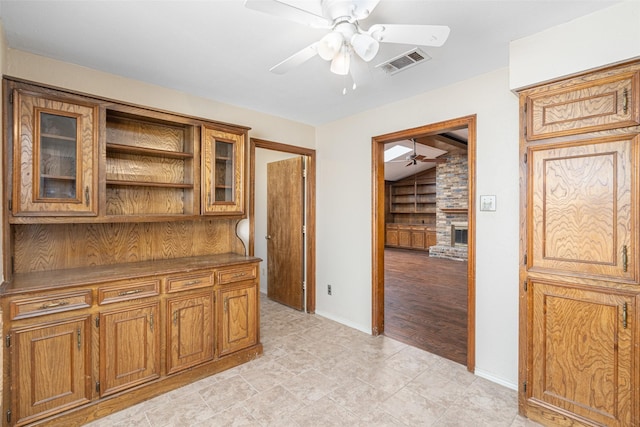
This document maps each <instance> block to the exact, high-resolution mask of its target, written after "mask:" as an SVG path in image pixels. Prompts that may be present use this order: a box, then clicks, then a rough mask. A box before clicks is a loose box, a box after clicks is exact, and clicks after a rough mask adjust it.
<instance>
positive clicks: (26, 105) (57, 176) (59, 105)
mask: <svg viewBox="0 0 640 427" xmlns="http://www.w3.org/2000/svg"><path fill="white" fill-rule="evenodd" d="M13 102H14V123H15V124H16V126H15V131H16V134H15V135H14V136H13V140H14V143H13V179H14V187H13V188H14V194H13V201H12V205H13V207H12V211H13V214H14V215H25V216H28V215H33V216H38V215H43V216H46V215H49V216H50V215H56V216H57V215H72V216H79V215H93V216H95V215H97V203H96V193H97V178H98V175H97V173H96V170H97V167H96V165H97V151H98V149H97V147H98V137H97V135H98V132H97V126H96V125H95V123H96V120H97V116H98V108H97V106H96V105H92V104H89V103H86V104H85V103H80V102H75V101H73V102H72V101H69V100H66V99H62V98H56V97H48V96H47V95H44V94H35V93H32V92H29V91H21V90H14V92H13Z"/></svg>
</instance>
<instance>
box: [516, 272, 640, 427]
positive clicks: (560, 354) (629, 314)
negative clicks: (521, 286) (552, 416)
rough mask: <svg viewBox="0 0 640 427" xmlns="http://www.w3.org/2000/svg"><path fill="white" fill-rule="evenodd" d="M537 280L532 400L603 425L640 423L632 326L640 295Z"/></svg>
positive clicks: (534, 298)
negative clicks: (634, 395)
mask: <svg viewBox="0 0 640 427" xmlns="http://www.w3.org/2000/svg"><path fill="white" fill-rule="evenodd" d="M531 286H533V294H532V299H531V300H530V301H531V304H532V306H531V313H530V316H531V319H530V327H531V339H532V343H531V344H532V369H531V372H530V381H531V394H530V395H529V396H528V397H529V402H530V403H532V404H534V405H538V406H539V407H542V408H543V411H548V410H549V409H550V408H557V409H558V412H560V413H566V411H568V412H570V413H573V414H577V415H578V416H580V417H583V418H585V419H587V420H590V421H591V422H593V423H595V424H597V425H606V426H620V427H622V426H631V425H638V424H637V422H638V420H637V419H634V414H633V412H634V409H633V407H634V406H635V405H636V403H635V402H634V397H633V394H634V390H633V387H634V386H633V384H634V380H633V370H634V367H633V365H634V362H633V354H634V351H633V341H634V338H633V333H634V328H632V327H631V326H632V324H631V321H632V320H631V319H635V310H634V307H636V298H634V296H629V295H625V294H618V293H615V291H612V292H601V291H596V290H591V289H589V288H587V287H573V286H562V285H559V284H555V283H542V282H535V281H532V283H531ZM634 322H636V321H634ZM635 399H637V396H636V397H635Z"/></svg>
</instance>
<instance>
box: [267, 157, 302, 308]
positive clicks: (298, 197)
mask: <svg viewBox="0 0 640 427" xmlns="http://www.w3.org/2000/svg"><path fill="white" fill-rule="evenodd" d="M303 227H304V157H293V158H291V159H287V160H281V161H278V162H273V163H269V164H268V165H267V236H266V237H267V296H268V297H269V298H270V299H272V300H274V301H278V302H280V303H282V304H285V305H287V306H289V307H292V308H295V309H296V310H302V309H303V307H304V301H303V300H304V291H303V282H304V230H303Z"/></svg>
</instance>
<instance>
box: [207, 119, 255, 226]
mask: <svg viewBox="0 0 640 427" xmlns="http://www.w3.org/2000/svg"><path fill="white" fill-rule="evenodd" d="M202 138H203V142H202V213H203V214H205V215H206V214H243V213H244V191H243V190H244V181H245V178H244V157H245V140H244V135H241V134H233V133H229V132H223V131H219V130H216V129H210V128H207V127H205V128H204V129H203V134H202Z"/></svg>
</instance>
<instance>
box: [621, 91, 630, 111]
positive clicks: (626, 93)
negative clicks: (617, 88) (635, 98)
mask: <svg viewBox="0 0 640 427" xmlns="http://www.w3.org/2000/svg"><path fill="white" fill-rule="evenodd" d="M622 111H623V112H624V113H625V114H627V111H629V91H628V90H627V89H625V90H624V91H623V92H622Z"/></svg>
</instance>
